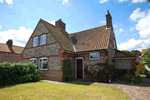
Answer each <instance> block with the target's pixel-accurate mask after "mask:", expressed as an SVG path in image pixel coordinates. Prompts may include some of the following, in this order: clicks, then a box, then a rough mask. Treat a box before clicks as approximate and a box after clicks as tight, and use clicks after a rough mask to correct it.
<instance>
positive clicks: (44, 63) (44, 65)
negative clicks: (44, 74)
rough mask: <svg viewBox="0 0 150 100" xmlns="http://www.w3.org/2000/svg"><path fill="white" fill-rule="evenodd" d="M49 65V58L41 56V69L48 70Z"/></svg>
mask: <svg viewBox="0 0 150 100" xmlns="http://www.w3.org/2000/svg"><path fill="white" fill-rule="evenodd" d="M47 66H48V58H40V59H39V69H41V70H47Z"/></svg>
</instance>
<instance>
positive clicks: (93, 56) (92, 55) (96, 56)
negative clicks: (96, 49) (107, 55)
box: [90, 53, 99, 59]
mask: <svg viewBox="0 0 150 100" xmlns="http://www.w3.org/2000/svg"><path fill="white" fill-rule="evenodd" d="M90 58H91V59H92V58H99V53H90Z"/></svg>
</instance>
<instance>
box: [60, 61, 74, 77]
mask: <svg viewBox="0 0 150 100" xmlns="http://www.w3.org/2000/svg"><path fill="white" fill-rule="evenodd" d="M72 66H73V64H72V61H71V60H70V59H66V60H64V62H63V65H62V67H61V69H62V77H65V78H69V77H73V67H72Z"/></svg>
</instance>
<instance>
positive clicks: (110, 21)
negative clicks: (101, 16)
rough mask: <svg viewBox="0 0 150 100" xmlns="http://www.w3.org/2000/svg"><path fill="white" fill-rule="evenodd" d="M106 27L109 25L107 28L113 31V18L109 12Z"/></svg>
mask: <svg viewBox="0 0 150 100" xmlns="http://www.w3.org/2000/svg"><path fill="white" fill-rule="evenodd" d="M106 25H107V28H111V30H113V26H112V17H111V15H110V13H109V10H107V14H106Z"/></svg>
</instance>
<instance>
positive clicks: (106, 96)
mask: <svg viewBox="0 0 150 100" xmlns="http://www.w3.org/2000/svg"><path fill="white" fill-rule="evenodd" d="M53 99H55V100H129V96H128V95H127V93H125V92H123V91H122V90H120V89H117V88H110V87H107V86H106V85H96V84H89V83H84V84H83V83H76V84H52V83H46V82H35V83H26V84H18V85H14V86H7V87H4V88H0V100H53Z"/></svg>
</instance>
